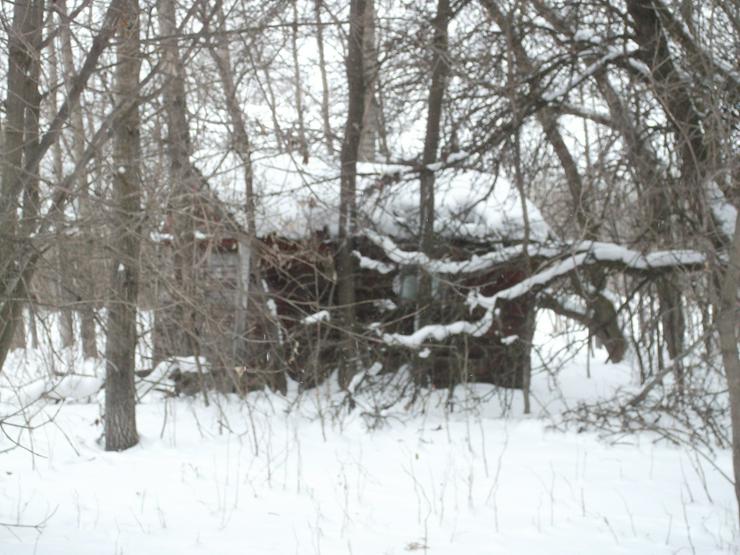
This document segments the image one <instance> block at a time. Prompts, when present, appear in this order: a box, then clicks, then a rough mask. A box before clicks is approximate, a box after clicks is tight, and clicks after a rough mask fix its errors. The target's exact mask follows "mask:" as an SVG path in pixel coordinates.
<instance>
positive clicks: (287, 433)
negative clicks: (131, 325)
mask: <svg viewBox="0 0 740 555" xmlns="http://www.w3.org/2000/svg"><path fill="white" fill-rule="evenodd" d="M596 355H597V357H596V358H594V359H592V360H591V361H590V362H591V367H590V371H591V374H592V378H591V379H586V377H585V376H586V368H585V356H582V357H579V358H576V359H575V360H574V361H571V362H570V363H569V364H568V365H567V367H566V368H565V369H564V370H563V371H562V372H561V374H560V376H559V378H558V380H557V386H558V387H554V385H555V383H554V380H553V379H552V378H551V377H548V375H547V374H545V373H539V374H537V375H536V376H535V379H534V384H533V393H534V397H535V403H534V406H535V407H536V413H537V414H536V415H534V416H529V417H525V416H523V415H522V414H521V398H520V394H519V393H516V394H513V395H512V394H511V392H509V393H508V394H507V396H504V397H501V396H500V395H498V394H495V392H493V390H492V388H490V387H488V386H475V387H470V388H458V391H457V394H456V398H457V402H456V405H455V406H456V408H455V410H454V411H453V412H452V413H449V412H447V411H445V409H444V402H445V400H446V393H445V392H434V393H433V394H432V395H431V396H430V397H429V398H428V399H427V400H426V405H425V409H424V410H423V411H422V410H420V407H419V406H417V407H416V410H414V411H411V410H405V408H404V405H403V404H399V405H398V406H397V407H396V408H395V409H392V410H390V411H388V412H387V413H386V415H385V416H386V418H385V419H384V420H383V422H382V424H381V425H379V426H377V427H373V429H369V426H368V424H369V422H368V419H367V418H366V417H363V415H362V414H361V412H362V411H361V409H359V408H358V409H355V410H354V411H353V412H352V413H350V414H349V415H347V414H346V410H345V411H344V413H343V416H341V417H340V418H338V417H336V415H334V414H333V411H332V410H331V408H330V399H336V397H331V396H329V395H327V394H326V393H325V392H323V391H322V392H321V393H317V392H312V393H309V394H307V395H304V396H303V397H302V398H301V399H300V400H299V401H296V398H295V396H291V395H289V396H288V399H285V398H282V397H280V396H277V395H265V394H253V395H251V396H250V397H249V399H248V402H244V401H241V400H238V399H236V398H230V399H224V398H220V399H217V400H214V399H212V402H211V405H210V406H209V407H206V406H204V404H203V401H202V399H167V400H166V399H163V398H161V397H156V396H154V395H149V396H147V397H146V398H145V400H144V402H143V403H142V404H141V405H139V407H138V415H137V418H138V426H139V431H140V434H141V443H140V445H138V446H137V447H135V448H133V449H130V450H128V451H126V452H123V453H107V452H105V451H103V449H102V447H101V446H100V445H99V443H98V439H99V437H100V435H101V432H102V426H101V424H100V421H99V413H100V408H99V406H98V404H97V402H95V401H93V402H89V403H87V402H79V401H75V402H66V403H62V404H53V403H52V401H49V404H47V405H45V406H42V407H43V408H39V405H38V404H37V405H35V408H34V409H32V410H31V411H29V412H35V413H36V415H35V417H34V418H33V421H32V422H33V423H35V424H36V425H37V426H38V427H37V428H36V429H35V430H34V431H33V432H32V433H29V432H28V431H27V430H24V429H22V428H16V427H13V426H10V425H8V424H7V423H6V425H5V426H4V428H3V430H4V431H5V432H6V433H8V434H10V435H11V436H12V437H20V439H21V443H22V445H23V447H24V448H15V449H13V450H11V451H8V452H4V453H2V454H0V523H2V525H0V554H3V555H6V554H13V555H14V554H31V553H38V554H42V555H43V554H65V555H67V554H70V555H71V554H74V555H84V554H90V555H99V554H107V553H111V554H119V553H122V554H149V553H154V554H157V555H164V554H169V553H177V554H178V555H179V554H189V553H214V554H221V553H224V554H226V553H229V554H230V553H239V554H299V555H303V554H324V555H332V554H355V555H360V554H367V555H384V554H403V553H428V554H431V555H438V554H450V555H457V554H461V553H464V554H471V555H472V554H495V553H502V554H510V553H527V554H530V553H531V554H545V553H546V554H550V553H553V554H554V553H562V554H579V553H584V554H590V553H599V554H607V553H646V554H657V553H697V554H707V553H735V552H738V551H737V547H736V546H737V544H736V542H737V541H738V531H737V516H736V515H737V513H736V507H735V502H734V495H733V491H732V486H731V485H730V484H729V483H728V482H727V480H726V478H724V477H723V476H722V473H725V474H727V475H728V476H729V475H731V460H730V454H729V452H727V451H720V452H719V453H718V455H717V457H716V458H715V459H714V460H713V463H714V465H716V466H713V465H712V464H709V463H708V462H707V461H706V460H704V459H701V458H699V459H697V457H696V456H695V455H694V454H692V452H691V451H689V450H687V449H685V448H679V447H674V446H670V445H666V444H665V443H655V441H654V438H652V437H650V436H647V435H643V436H636V437H629V438H626V439H625V440H624V443H621V444H619V445H610V444H607V443H605V442H603V441H601V440H600V439H599V438H598V437H597V436H596V435H595V434H593V433H581V434H578V433H575V432H566V433H563V432H559V431H553V430H551V429H549V426H548V422H549V420H548V418H547V417H546V414H548V413H549V414H557V413H558V412H559V411H560V410H562V408H563V406H564V405H565V404H572V403H573V402H574V401H576V400H577V399H584V398H590V399H593V398H597V397H599V396H602V395H607V394H608V393H609V392H610V391H612V390H613V388H614V387H616V386H620V385H621V386H624V385H629V384H630V383H631V372H630V370H629V368H628V366H626V365H617V366H615V365H603V364H601V363H600V362H599V360H600V359H603V358H604V354H603V352H598V351H597V353H596ZM476 396H477V397H480V396H484V397H485V398H486V400H485V401H483V402H482V403H481V404H479V405H477V408H471V407H472V406H473V403H472V402H471V401H472V400H473V398H474V397H476ZM214 401H215V402H214ZM466 405H468V408H467V410H466ZM504 406H508V407H509V408H508V416H507V417H505V418H503V417H502V416H501V413H502V410H503V408H502V407H504ZM3 407H4V408H3V410H4V411H5V413H6V414H7V410H8V409H9V408H10V407H11V403H5V404H4V405H3ZM47 420H48V421H49V422H48V423H46V424H43V423H44V422H45V421H47ZM10 422H12V423H15V424H19V423H21V422H23V418H21V417H15V418H13V419H11V421H10ZM0 441H1V442H2V443H0V446H1V448H3V449H4V448H8V447H9V446H10V441H9V438H8V437H3V438H2V439H0ZM34 525H39V526H38V527H37V528H36V527H34Z"/></svg>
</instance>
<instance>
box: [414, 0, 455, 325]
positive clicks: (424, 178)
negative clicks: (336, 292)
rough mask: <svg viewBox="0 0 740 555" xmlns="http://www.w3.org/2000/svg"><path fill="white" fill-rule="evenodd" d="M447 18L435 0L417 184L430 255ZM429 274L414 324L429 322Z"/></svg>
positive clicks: (446, 6) (422, 280) (423, 239)
mask: <svg viewBox="0 0 740 555" xmlns="http://www.w3.org/2000/svg"><path fill="white" fill-rule="evenodd" d="M449 19H450V3H449V0H438V2H437V14H436V16H435V17H434V20H433V22H432V25H433V27H434V36H433V39H432V80H431V83H430V86H429V97H428V100H427V123H426V135H425V137H424V152H423V154H422V158H421V163H422V169H421V175H420V186H419V247H420V250H421V251H422V252H423V253H425V254H427V255H428V256H433V255H434V252H433V250H434V182H435V177H434V171H432V170H431V169H429V166H430V165H431V164H433V163H435V162H436V161H437V152H438V150H439V142H440V125H441V121H442V103H443V100H444V94H445V88H446V86H447V76H448V75H449V72H450V68H449V64H448V60H447V25H448V23H449ZM432 304H433V301H432V276H430V275H429V274H427V273H426V272H423V271H420V275H419V300H418V305H417V306H418V314H419V317H418V322H417V324H418V327H421V326H424V325H426V324H427V323H429V320H430V318H429V315H428V311H429V309H430V307H431V306H432Z"/></svg>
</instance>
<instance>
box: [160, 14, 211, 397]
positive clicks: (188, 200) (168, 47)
mask: <svg viewBox="0 0 740 555" xmlns="http://www.w3.org/2000/svg"><path fill="white" fill-rule="evenodd" d="M158 15H159V28H160V33H161V34H162V36H163V37H164V38H163V39H162V49H163V52H162V55H163V57H164V59H165V63H164V65H163V71H164V87H163V99H164V106H165V113H166V115H167V132H168V147H169V156H170V179H171V181H172V183H173V187H174V189H175V190H174V195H173V202H172V206H171V209H170V214H171V220H172V221H173V222H174V245H173V248H174V253H173V258H174V269H175V280H176V283H177V289H178V291H177V295H178V296H179V298H178V299H176V301H175V303H176V311H175V326H176V327H177V328H179V331H178V337H176V338H175V345H174V351H175V352H174V354H177V355H195V356H197V354H198V351H199V348H198V345H197V331H196V314H195V304H196V298H195V286H196V275H195V273H196V268H195V266H196V263H197V257H196V254H197V253H196V251H197V245H196V242H195V237H194V233H195V228H194V226H195V221H194V215H193V210H194V205H195V200H196V199H195V197H196V195H197V194H198V191H199V187H200V181H199V178H198V175H197V174H196V173H195V171H194V168H193V166H192V164H191V161H190V155H191V153H192V147H191V142H190V130H189V128H188V120H187V113H186V111H185V107H186V103H187V99H186V96H185V64H184V63H183V61H182V59H181V58H180V52H179V48H178V45H177V22H176V12H175V3H174V1H173V0H159V3H158ZM170 327H174V326H170ZM203 391H204V392H205V389H204V390H203Z"/></svg>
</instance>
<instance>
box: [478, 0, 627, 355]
mask: <svg viewBox="0 0 740 555" xmlns="http://www.w3.org/2000/svg"><path fill="white" fill-rule="evenodd" d="M483 5H484V7H485V8H486V10H487V11H488V13H489V14H490V15H491V17H492V18H493V19H494V21H496V23H497V24H498V25H499V26H500V27H501V28H502V29H510V33H509V37H510V39H509V44H510V45H511V47H512V49H513V51H514V56H515V59H516V63H517V66H518V68H519V69H520V70H521V71H522V72H523V73H524V74H526V75H532V74H535V71H534V67H533V64H532V62H531V60H530V59H529V56H528V54H527V52H526V51H525V50H524V47H523V45H522V42H521V38H520V37H519V36H518V35H517V34H516V30H515V29H512V28H511V27H512V25H513V21H512V19H511V18H510V17H506V15H505V14H504V13H503V12H502V11H501V9H500V7H499V5H498V3H497V2H494V1H493V0H484V1H483ZM558 115H559V114H558V112H557V111H556V110H555V109H554V108H551V107H549V106H546V105H545V106H543V107H542V108H541V109H540V110H539V111H538V112H537V119H538V121H539V123H540V126H541V127H542V130H543V132H544V133H545V137H546V138H547V140H548V142H549V143H550V144H551V145H552V147H553V150H554V151H555V154H556V156H557V157H558V161H559V162H560V165H561V167H562V168H563V173H564V175H565V180H566V183H567V185H568V190H569V191H570V196H571V199H572V200H573V206H574V220H575V223H576V224H577V226H578V229H579V231H580V233H581V234H582V235H583V237H584V238H585V239H590V240H593V239H595V238H596V231H597V227H598V226H597V223H596V221H595V218H594V217H593V216H592V214H591V213H592V210H591V207H590V205H591V202H590V191H588V190H587V189H586V188H585V187H584V185H583V180H582V179H581V174H580V172H579V170H578V164H577V163H576V160H575V158H574V157H573V155H572V153H571V152H570V149H569V148H568V145H567V144H566V142H565V139H564V138H563V136H562V133H561V132H560V128H559V124H558ZM600 274H601V272H600V271H599V270H597V269H593V270H591V271H589V272H588V274H587V275H588V278H589V281H590V282H591V283H592V284H599V283H601V282H602V281H603V277H602V275H600ZM571 283H572V285H573V288H574V289H575V290H576V292H577V293H578V295H579V296H581V297H582V298H583V299H584V300H585V301H586V303H587V304H588V307H589V310H590V311H591V313H592V314H593V317H592V320H593V323H592V325H590V326H589V328H590V329H593V330H595V331H594V333H596V335H597V336H598V337H599V339H600V340H601V341H602V342H603V344H604V347H605V348H606V349H607V352H608V353H609V358H610V360H611V361H612V362H620V361H621V360H622V359H623V358H624V355H625V353H626V351H627V341H626V339H625V338H624V333H623V332H622V330H621V328H620V326H619V319H618V316H617V312H616V310H615V308H614V305H612V303H611V302H610V301H609V300H608V299H607V298H606V297H605V296H604V295H603V293H602V292H600V291H599V288H598V287H592V288H589V289H591V290H586V288H584V287H583V285H582V284H581V283H580V282H579V281H578V280H577V279H572V280H571ZM593 289H595V290H593Z"/></svg>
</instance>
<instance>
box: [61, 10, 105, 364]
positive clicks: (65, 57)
mask: <svg viewBox="0 0 740 555" xmlns="http://www.w3.org/2000/svg"><path fill="white" fill-rule="evenodd" d="M56 5H57V10H58V11H59V13H60V15H61V18H60V19H61V22H60V37H61V40H62V65H63V67H64V76H65V82H66V83H67V88H68V89H69V87H71V83H72V81H73V79H74V75H75V67H74V60H73V54H72V37H71V33H70V30H69V22H68V20H67V2H66V0H57V2H56ZM70 123H71V127H72V139H73V140H72V152H73V154H74V158H75V161H77V160H82V158H83V157H84V155H85V124H84V120H83V118H82V106H81V104H80V103H77V104H76V105H75V106H73V107H72V109H71V110H70ZM77 190H78V191H79V197H80V218H81V220H82V225H80V226H78V227H79V228H80V230H82V229H86V228H89V227H90V226H91V224H92V222H91V220H92V217H93V209H92V207H91V206H90V187H89V182H88V175H87V171H85V170H83V171H82V172H81V173H80V177H79V179H78V181H77ZM80 233H81V234H82V236H81V237H80V239H81V240H82V244H83V246H84V247H83V248H84V249H85V251H86V252H91V251H92V248H93V246H94V245H93V238H92V236H91V235H88V234H85V233H84V232H83V231H80ZM76 262H77V264H75V273H76V275H75V279H76V281H77V284H76V285H77V288H76V289H77V291H76V294H77V296H78V297H79V298H80V299H81V300H80V301H79V302H78V309H77V312H78V314H79V315H80V339H81V341H82V353H83V356H84V357H85V358H98V347H97V339H96V336H97V334H96V331H95V307H94V304H93V299H94V298H95V291H94V282H95V280H94V277H93V272H94V271H95V268H94V267H93V264H92V263H91V262H90V260H87V259H86V258H85V257H78V258H77V260H76Z"/></svg>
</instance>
